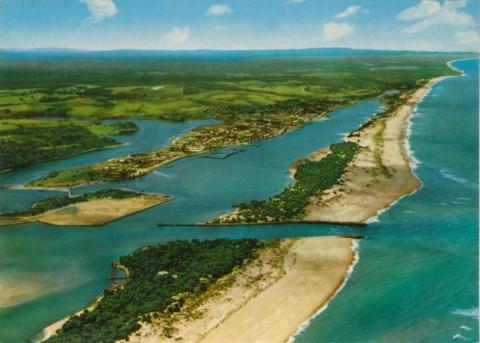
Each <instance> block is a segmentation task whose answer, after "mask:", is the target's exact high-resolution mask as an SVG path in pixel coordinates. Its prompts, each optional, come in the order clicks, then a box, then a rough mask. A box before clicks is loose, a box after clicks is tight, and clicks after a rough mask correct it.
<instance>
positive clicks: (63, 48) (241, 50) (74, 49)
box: [0, 46, 480, 55]
mask: <svg viewBox="0 0 480 343" xmlns="http://www.w3.org/2000/svg"><path fill="white" fill-rule="evenodd" d="M327 49H338V50H352V51H391V52H420V53H471V54H476V55H479V54H480V52H479V51H468V50H411V49H381V48H350V47H340V46H332V47H309V48H266V49H241V48H240V49H213V48H198V49H149V48H114V49H83V48H66V47H32V48H0V52H6V51H12V52H29V51H35V50H43V51H46V50H50V51H62V50H63V51H72V52H86V53H88V52H117V51H139V52H141V51H143V52H146V51H149V52H255V51H258V52H268V51H305V50H327Z"/></svg>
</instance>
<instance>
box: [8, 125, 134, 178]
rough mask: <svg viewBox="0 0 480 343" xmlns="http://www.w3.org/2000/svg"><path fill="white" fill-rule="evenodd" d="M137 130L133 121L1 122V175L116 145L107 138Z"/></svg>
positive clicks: (117, 143)
mask: <svg viewBox="0 0 480 343" xmlns="http://www.w3.org/2000/svg"><path fill="white" fill-rule="evenodd" d="M137 130H138V127H137V126H136V125H135V124H134V123H132V122H118V123H113V124H101V123H99V122H91V121H85V120H83V121H64V120H39V119H6V120H0V146H1V149H0V172H2V171H7V170H11V169H16V168H20V167H25V166H29V165H32V164H35V163H40V162H45V161H49V160H54V159H60V158H65V157H69V156H72V155H76V154H80V153H83V152H86V151H89V150H93V149H101V148H105V147H110V146H116V145H119V144H120V143H119V142H117V141H116V140H114V139H112V138H110V137H108V136H112V135H119V134H128V133H133V132H135V131H137Z"/></svg>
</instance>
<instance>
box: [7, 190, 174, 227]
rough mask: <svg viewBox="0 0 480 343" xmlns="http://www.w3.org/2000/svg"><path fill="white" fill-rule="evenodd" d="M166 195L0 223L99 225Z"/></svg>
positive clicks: (87, 204) (106, 202)
mask: <svg viewBox="0 0 480 343" xmlns="http://www.w3.org/2000/svg"><path fill="white" fill-rule="evenodd" d="M170 199H171V197H168V196H164V195H150V194H148V195H140V196H138V197H133V198H125V199H108V198H106V199H92V200H88V201H84V202H79V203H76V204H72V205H68V206H65V207H62V208H58V209H55V210H51V211H48V212H45V213H42V214H40V215H37V216H30V217H4V216H0V225H13V224H20V223H28V222H41V223H47V224H52V225H59V226H70V225H71V226H73V225H75V226H96V225H104V224H106V223H109V222H111V221H114V220H117V219H120V218H122V217H125V216H128V215H131V214H133V213H136V212H139V211H142V210H145V209H147V208H150V207H153V206H156V205H159V204H161V203H164V202H166V201H168V200H170Z"/></svg>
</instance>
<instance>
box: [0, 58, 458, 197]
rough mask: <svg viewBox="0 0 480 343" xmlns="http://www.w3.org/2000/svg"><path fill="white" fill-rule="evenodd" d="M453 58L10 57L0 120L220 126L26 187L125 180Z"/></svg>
mask: <svg viewBox="0 0 480 343" xmlns="http://www.w3.org/2000/svg"><path fill="white" fill-rule="evenodd" d="M450 58H451V56H450V55H447V54H445V55H442V54H432V55H429V54H411V55H402V56H395V55H388V56H379V55H371V56H342V57H338V56H335V57H329V56H310V55H308V56H304V57H303V58H292V57H288V56H286V57H276V58H272V57H262V58H260V57H255V58H241V57H239V58H231V59H223V58H219V59H203V58H180V59H175V60H172V59H168V58H147V59H138V60H137V59H131V58H127V59H122V58H119V59H112V60H110V59H109V60H108V62H107V61H106V60H103V59H89V58H87V59H82V60H76V59H66V60H65V61H64V63H62V64H58V63H52V62H51V61H49V60H39V61H36V62H35V63H34V62H31V61H30V62H28V63H27V62H25V61H21V60H8V61H4V62H1V63H0V76H2V78H3V79H4V80H5V85H6V88H5V89H4V90H3V91H2V92H1V93H0V118H11V117H30V118H32V117H48V116H52V115H55V116H65V117H82V118H93V119H102V118H124V117H125V118H126V117H128V118H156V119H162V120H170V121H179V120H187V119H217V120H220V121H221V122H222V123H221V124H218V125H209V126H203V127H199V128H197V129H194V130H192V131H191V132H189V133H187V134H186V135H184V136H182V137H179V138H177V139H176V140H174V141H173V142H172V143H171V144H170V145H168V146H166V147H164V148H162V149H161V150H158V151H152V152H146V153H142V154H136V155H131V156H124V157H121V158H117V159H114V160H110V161H106V162H103V163H100V164H97V165H93V166H86V167H82V168H78V169H71V170H64V171H55V172H53V173H51V174H50V175H47V176H45V177H43V178H41V179H38V180H34V181H33V182H31V183H29V184H28V185H27V186H30V187H47V188H48V187H73V186H77V185H83V184H89V183H96V182H112V181H122V180H128V179H132V178H135V177H141V176H143V175H145V174H147V173H149V172H151V171H153V170H154V169H156V168H158V167H160V166H163V165H165V164H167V163H170V162H172V161H175V160H178V159H179V158H184V157H187V156H192V155H195V154H206V153H211V152H213V151H215V150H218V149H220V148H223V147H227V146H232V145H239V144H247V143H251V142H255V141H258V140H262V139H266V138H271V137H275V136H278V135H281V134H284V133H286V132H289V131H291V130H294V129H298V128H300V127H301V126H302V125H304V124H305V123H307V122H309V121H311V120H315V119H317V118H319V117H321V116H325V115H327V114H328V113H329V112H331V111H333V110H335V109H337V108H340V107H346V106H350V105H352V104H354V103H356V102H358V101H360V100H362V99H366V98H371V97H376V96H382V95H384V94H388V93H389V92H404V91H406V90H411V89H415V88H418V87H419V83H421V82H425V80H427V79H430V78H432V77H434V76H438V75H446V74H453V73H454V71H452V70H451V69H449V68H448V67H447V66H446V64H445V63H446V61H448V59H450ZM73 66H75V68H73ZM46 71H48V72H46ZM40 76H44V77H40ZM73 80H75V83H73V82H72V81H73ZM52 108H55V114H52V110H51V109H52Z"/></svg>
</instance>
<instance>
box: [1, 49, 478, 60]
mask: <svg viewBox="0 0 480 343" xmlns="http://www.w3.org/2000/svg"><path fill="white" fill-rule="evenodd" d="M412 55H415V56H435V55H456V56H458V55H465V56H472V57H475V56H478V55H477V54H475V53H471V52H460V51H459V52H453V51H450V52H438V51H435V52H434V51H408V50H402V51H397V50H368V49H349V48H313V49H285V50H107V51H89V50H75V49H29V50H5V49H4V50H1V49H0V59H1V60H17V61H18V60H45V59H48V60H51V59H78V58H81V59H119V60H122V59H124V60H128V59H171V58H185V59H216V60H222V59H228V60H231V59H248V58H282V57H321V56H329V57H332V56H412Z"/></svg>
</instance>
